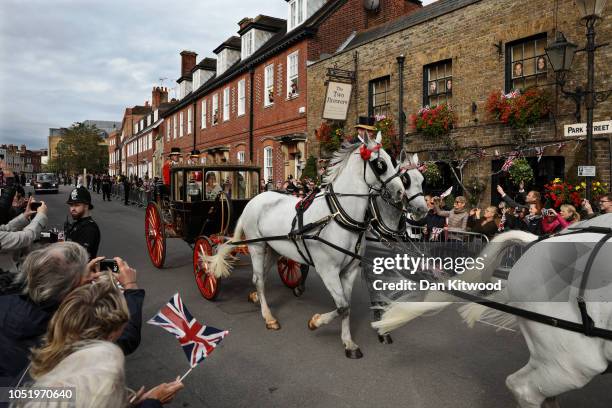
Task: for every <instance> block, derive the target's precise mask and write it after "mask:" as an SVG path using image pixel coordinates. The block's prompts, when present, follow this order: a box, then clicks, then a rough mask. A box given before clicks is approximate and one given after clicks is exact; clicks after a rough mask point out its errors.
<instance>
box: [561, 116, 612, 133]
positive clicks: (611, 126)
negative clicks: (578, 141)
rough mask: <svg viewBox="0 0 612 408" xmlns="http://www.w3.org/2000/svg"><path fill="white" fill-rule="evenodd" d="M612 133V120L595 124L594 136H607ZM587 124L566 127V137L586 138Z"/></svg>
mask: <svg viewBox="0 0 612 408" xmlns="http://www.w3.org/2000/svg"><path fill="white" fill-rule="evenodd" d="M608 133H612V120H604V121H603V122H593V134H594V135H605V134H608ZM586 134H587V126H586V123H574V124H573V125H565V136H566V137H571V136H586Z"/></svg>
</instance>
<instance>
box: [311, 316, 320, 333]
mask: <svg viewBox="0 0 612 408" xmlns="http://www.w3.org/2000/svg"><path fill="white" fill-rule="evenodd" d="M319 317H321V315H320V314H316V315H314V316H312V317H311V318H310V320H309V321H308V328H309V329H310V330H317V329H318V328H319V326H317V324H316V323H315V322H316V321H317V320H319Z"/></svg>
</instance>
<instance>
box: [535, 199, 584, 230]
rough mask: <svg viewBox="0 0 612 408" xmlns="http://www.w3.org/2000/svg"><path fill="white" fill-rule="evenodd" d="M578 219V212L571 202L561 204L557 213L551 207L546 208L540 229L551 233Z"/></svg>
mask: <svg viewBox="0 0 612 408" xmlns="http://www.w3.org/2000/svg"><path fill="white" fill-rule="evenodd" d="M578 221H580V214H578V211H576V207H574V206H573V205H571V204H562V205H561V207H559V212H558V213H557V212H556V211H555V210H553V209H552V208H550V209H548V210H546V217H544V218H542V230H543V231H544V233H545V234H551V233H554V232H559V231H561V230H564V229H565V228H567V227H568V226H569V225H571V224H573V223H575V222H578Z"/></svg>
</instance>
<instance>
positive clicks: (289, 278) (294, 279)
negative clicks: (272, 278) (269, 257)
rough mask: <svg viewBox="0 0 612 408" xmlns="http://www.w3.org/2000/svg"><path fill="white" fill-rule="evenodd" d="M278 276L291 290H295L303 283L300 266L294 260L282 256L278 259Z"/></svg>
mask: <svg viewBox="0 0 612 408" xmlns="http://www.w3.org/2000/svg"><path fill="white" fill-rule="evenodd" d="M277 265H278V274H279V275H280V278H281V280H282V281H283V283H284V284H285V286H287V287H288V288H289V289H295V288H296V287H297V286H298V285H299V284H300V282H301V281H302V271H301V270H300V266H301V265H300V264H299V263H298V262H295V261H294V260H293V259H289V258H286V257H284V256H281V257H280V258H278V262H277Z"/></svg>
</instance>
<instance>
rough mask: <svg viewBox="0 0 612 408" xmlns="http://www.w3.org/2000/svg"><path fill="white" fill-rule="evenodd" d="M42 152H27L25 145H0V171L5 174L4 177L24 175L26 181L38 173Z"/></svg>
mask: <svg viewBox="0 0 612 408" xmlns="http://www.w3.org/2000/svg"><path fill="white" fill-rule="evenodd" d="M41 157H42V152H41V151H38V150H29V149H27V148H26V145H21V146H16V145H12V144H9V145H5V144H3V145H0V169H2V170H3V171H4V172H5V177H11V175H12V174H15V173H19V175H21V174H25V175H26V177H27V178H28V180H29V179H30V178H31V177H32V176H34V175H35V174H36V173H40V172H41V171H42V169H41Z"/></svg>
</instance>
